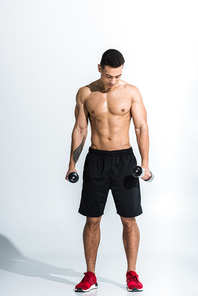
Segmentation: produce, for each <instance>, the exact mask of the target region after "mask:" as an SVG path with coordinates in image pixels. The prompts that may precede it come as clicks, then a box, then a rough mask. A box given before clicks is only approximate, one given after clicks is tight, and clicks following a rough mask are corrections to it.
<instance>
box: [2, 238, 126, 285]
mask: <svg viewBox="0 0 198 296" xmlns="http://www.w3.org/2000/svg"><path fill="white" fill-rule="evenodd" d="M0 269H2V270H5V271H8V272H12V273H16V274H20V275H23V276H29V277H39V278H43V279H45V280H49V281H54V282H59V283H63V284H68V285H72V286H75V285H76V284H77V283H76V282H72V281H70V280H69V279H66V278H63V276H64V277H67V276H68V277H79V278H81V277H82V273H81V272H77V271H75V270H73V269H71V268H60V267H56V266H52V265H50V264H46V263H43V262H39V261H36V260H32V259H29V258H27V257H25V256H24V255H23V254H22V253H21V252H20V251H19V250H18V249H17V248H16V247H15V246H14V245H13V243H12V242H11V241H10V240H9V239H8V238H6V237H5V236H3V235H0ZM98 281H99V282H104V283H108V284H111V285H114V286H117V287H120V288H123V289H125V286H124V285H123V284H119V283H117V282H114V281H112V280H109V279H106V278H103V277H98Z"/></svg>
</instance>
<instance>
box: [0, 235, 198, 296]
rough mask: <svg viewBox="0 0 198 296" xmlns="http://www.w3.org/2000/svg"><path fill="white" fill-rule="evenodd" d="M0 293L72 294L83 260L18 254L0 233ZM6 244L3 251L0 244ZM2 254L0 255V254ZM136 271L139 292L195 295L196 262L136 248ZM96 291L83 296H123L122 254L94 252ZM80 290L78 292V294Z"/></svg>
mask: <svg viewBox="0 0 198 296" xmlns="http://www.w3.org/2000/svg"><path fill="white" fill-rule="evenodd" d="M0 243H1V256H0V295H1V296H13V295H19V296H33V295H42V296H44V295H48V296H52V295H59V296H63V295H64V296H65V295H66V296H70V295H76V293H75V292H74V286H75V285H76V283H78V282H79V281H80V280H81V278H82V276H83V272H84V259H83V258H80V257H79V256H78V257H76V254H61V255H60V254H54V255H44V254H37V255H36V254H35V255H34V256H32V257H34V258H26V257H25V256H23V255H20V253H19V252H20V251H19V250H17V249H16V248H15V247H14V246H13V245H11V244H10V245H9V246H8V244H7V241H5V242H3V237H2V236H1V241H0ZM3 245H4V247H5V246H6V250H5V249H4V248H3V247H2V246H3ZM3 253H4V254H3ZM138 262H139V263H138V273H139V276H140V280H141V281H142V283H143V284H144V291H143V292H141V294H140V295H142V296H143V295H144V296H147V295H149V296H150V295H156V296H157V295H158V296H164V295H168V296H177V295H178V296H182V295H188V296H197V295H198V292H197V290H196V283H197V274H198V273H197V264H196V262H193V260H190V257H189V258H187V257H186V258H180V256H178V257H177V256H176V255H174V257H173V256H171V255H170V254H169V255H168V254H167V255H166V254H163V253H161V254H154V253H150V254H146V253H144V252H141V251H140V254H139V260H138ZM97 278H98V284H99V288H98V290H94V291H90V292H88V293H87V295H91V296H92V295H97V296H109V295H118V296H122V295H123V296H126V295H129V294H131V293H130V292H127V291H126V288H125V258H124V254H121V256H115V253H114V254H113V255H111V254H109V255H108V256H107V255H104V254H100V253H99V254H98V263H97ZM79 294H81V293H78V295H79Z"/></svg>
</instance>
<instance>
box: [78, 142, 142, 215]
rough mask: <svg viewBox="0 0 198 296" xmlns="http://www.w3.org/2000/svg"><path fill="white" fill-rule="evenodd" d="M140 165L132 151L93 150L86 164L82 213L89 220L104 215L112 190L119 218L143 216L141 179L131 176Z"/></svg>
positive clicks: (89, 153)
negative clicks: (133, 169)
mask: <svg viewBox="0 0 198 296" xmlns="http://www.w3.org/2000/svg"><path fill="white" fill-rule="evenodd" d="M136 165H137V161H136V158H135V156H134V154H133V150H132V148H129V149H123V150H113V151H105V150H97V149H92V148H91V147H90V148H89V152H88V154H87V156H86V159H85V164H84V171H83V186H82V194H81V202H80V207H79V210H78V212H79V213H80V214H82V215H84V216H87V217H100V216H101V215H103V214H104V208H105V204H106V201H107V196H108V192H109V190H110V189H111V191H112V195H113V198H114V202H115V206H116V210H117V214H119V215H120V216H122V217H136V216H138V215H140V214H142V207H141V194H140V185H139V179H138V178H134V177H133V176H132V174H131V171H132V168H133V167H134V166H136Z"/></svg>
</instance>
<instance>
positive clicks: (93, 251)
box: [83, 216, 102, 273]
mask: <svg viewBox="0 0 198 296" xmlns="http://www.w3.org/2000/svg"><path fill="white" fill-rule="evenodd" d="M101 218H102V216H101V217H87V220H86V224H85V227H84V231H83V242H84V251H85V260H86V263H87V271H91V272H93V273H95V264H96V257H97V251H98V246H99V243H100V220H101Z"/></svg>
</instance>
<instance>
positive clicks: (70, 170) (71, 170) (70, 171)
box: [65, 168, 77, 181]
mask: <svg viewBox="0 0 198 296" xmlns="http://www.w3.org/2000/svg"><path fill="white" fill-rule="evenodd" d="M73 172H75V173H77V170H76V169H75V168H69V169H68V171H67V174H66V176H65V180H67V181H68V176H69V174H70V173H73Z"/></svg>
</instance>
